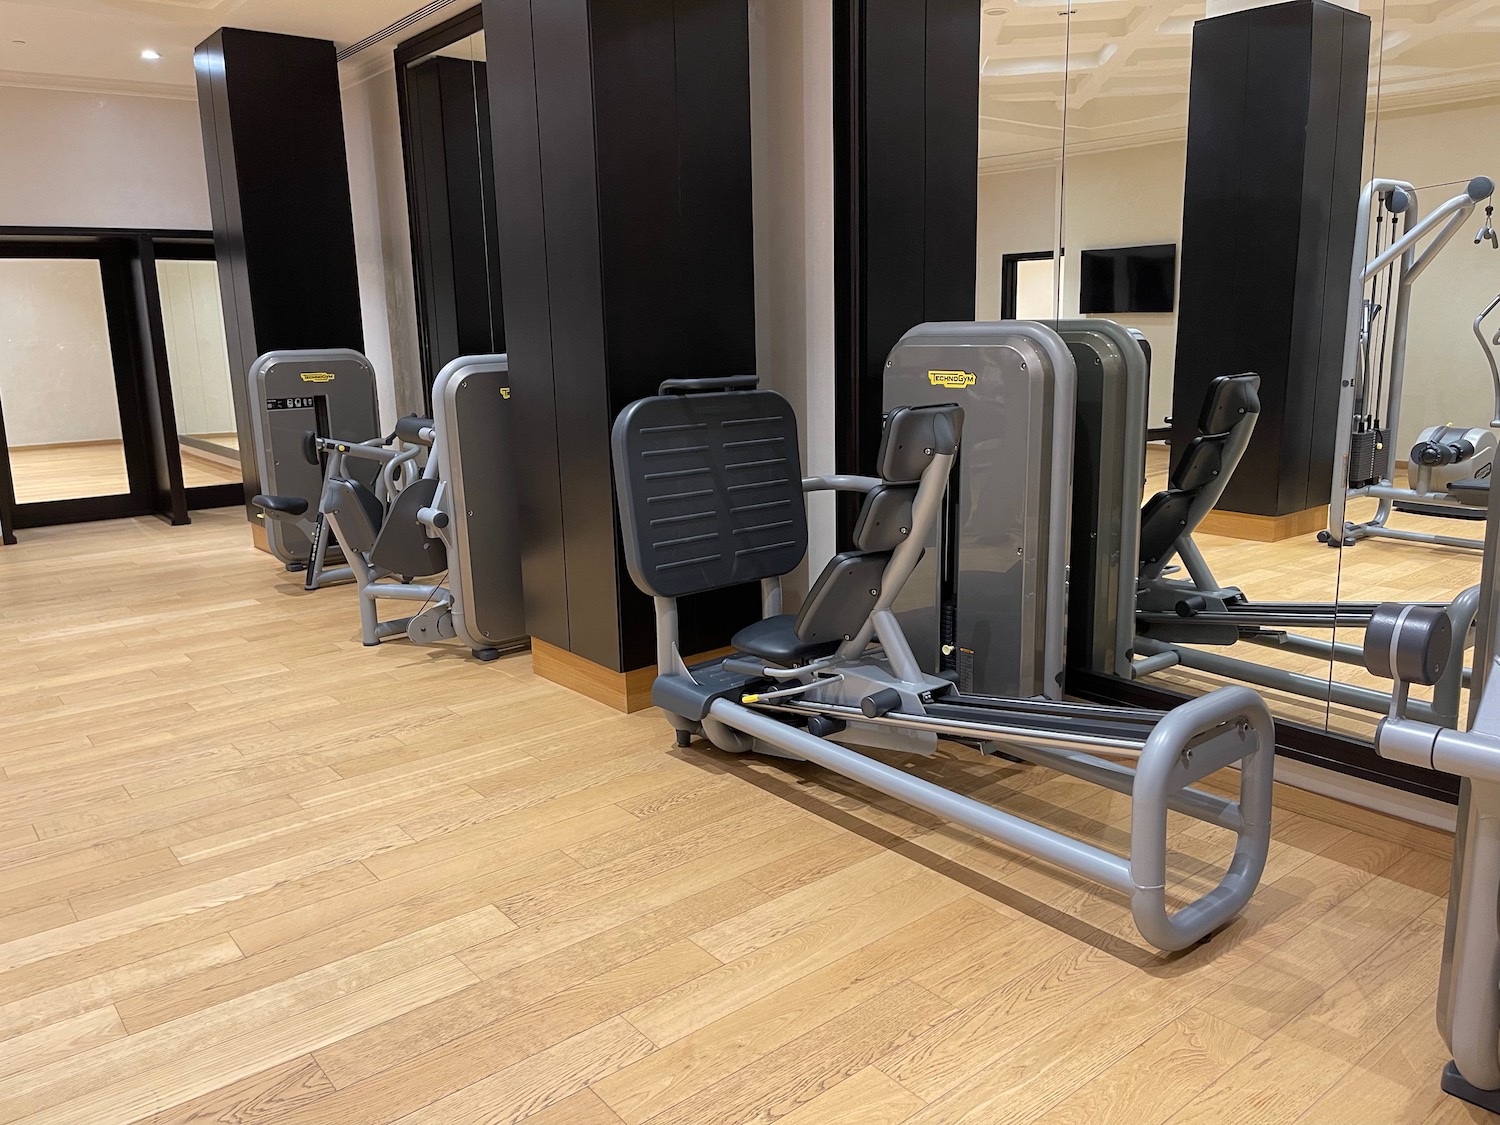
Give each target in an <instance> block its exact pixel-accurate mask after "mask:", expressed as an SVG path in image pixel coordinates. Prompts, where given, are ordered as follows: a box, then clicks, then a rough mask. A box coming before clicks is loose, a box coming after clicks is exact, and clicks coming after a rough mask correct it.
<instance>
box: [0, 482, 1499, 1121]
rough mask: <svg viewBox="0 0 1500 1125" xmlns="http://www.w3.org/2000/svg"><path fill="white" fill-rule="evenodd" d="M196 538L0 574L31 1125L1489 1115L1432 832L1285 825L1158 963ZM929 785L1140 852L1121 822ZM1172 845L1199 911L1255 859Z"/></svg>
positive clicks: (1101, 910) (782, 783) (799, 770)
mask: <svg viewBox="0 0 1500 1125" xmlns="http://www.w3.org/2000/svg"><path fill="white" fill-rule="evenodd" d="M194 518H195V523H194V525H193V526H192V527H189V528H177V529H173V528H168V527H166V526H164V525H163V524H161V523H159V522H158V521H156V520H149V519H147V520H138V521H130V522H125V523H107V524H90V525H83V526H78V527H69V528H57V529H46V530H42V531H37V532H33V533H30V534H28V535H27V537H26V539H25V541H24V542H23V543H22V544H21V545H20V546H18V547H14V548H7V549H5V550H4V551H0V698H3V703H0V767H3V774H0V1040H3V1041H0V1076H3V1079H4V1080H3V1083H0V1122H7V1123H8V1122H24V1123H26V1125H41V1123H44V1122H47V1123H60V1122H77V1123H79V1125H127V1123H130V1122H138V1121H145V1122H150V1123H152V1125H186V1123H188V1122H208V1121H213V1122H235V1123H237V1125H251V1123H271V1122H274V1123H276V1125H314V1123H317V1125H378V1123H384V1122H400V1123H401V1125H417V1123H426V1122H433V1123H442V1125H462V1123H471V1122H472V1123H477V1122H486V1123H496V1122H518V1121H527V1122H530V1123H532V1125H619V1123H620V1122H625V1123H628V1125H642V1123H644V1122H652V1123H654V1125H669V1123H670V1125H678V1123H680V1125H748V1123H752V1122H753V1123H769V1122H772V1121H777V1122H783V1123H785V1125H814V1123H816V1125H829V1123H845V1122H846V1123H850V1125H853V1123H859V1125H870V1123H876V1125H879V1123H885V1125H896V1123H899V1122H906V1123H908V1125H963V1123H968V1125H999V1123H1008V1122H1045V1123H1047V1125H1063V1123H1070V1125H1085V1123H1087V1125H1157V1123H1168V1122H1169V1123H1171V1125H1189V1123H1193V1125H1197V1123H1209V1122H1213V1123H1222V1122H1234V1123H1236V1125H1289V1123H1294V1122H1295V1123H1300V1125H1342V1123H1349V1125H1384V1123H1396V1122H1402V1123H1420V1122H1462V1121H1470V1120H1475V1119H1477V1115H1475V1114H1471V1112H1470V1111H1469V1110H1467V1109H1465V1108H1464V1107H1462V1106H1461V1105H1459V1104H1458V1103H1456V1102H1453V1101H1451V1100H1449V1099H1446V1098H1445V1097H1443V1096H1442V1095H1441V1094H1440V1093H1439V1091H1438V1084H1437V1079H1438V1072H1439V1068H1440V1067H1441V1065H1442V1064H1443V1062H1444V1061H1445V1058H1446V1055H1445V1053H1444V1051H1443V1048H1442V1045H1441V1043H1440V1041H1439V1038H1438V1035H1437V1032H1436V1030H1435V1028H1434V1020H1433V1008H1434V992H1435V988H1436V984H1437V975H1438V959H1439V953H1440V945H1441V930H1442V920H1443V896H1444V894H1445V891H1446V887H1447V871H1448V860H1447V855H1446V852H1447V848H1448V841H1447V839H1446V838H1445V837H1443V836H1442V835H1441V834H1438V833H1435V832H1432V831H1429V830H1425V829H1419V828H1414V827H1410V826H1403V825H1401V824H1399V823H1397V822H1394V821H1386V820H1383V819H1381V818H1377V817H1373V816H1371V815H1369V814H1363V813H1358V812H1356V811H1354V810H1347V809H1343V807H1342V806H1333V805H1331V804H1316V803H1312V802H1311V801H1310V800H1309V799H1306V798H1301V799H1299V798H1296V797H1295V796H1293V795H1289V794H1283V795H1282V796H1283V797H1284V798H1285V803H1284V804H1283V805H1282V807H1280V808H1279V809H1278V812H1277V816H1276V827H1275V844H1274V846H1273V850H1272V855H1271V859H1270V865H1269V869H1268V871H1267V873H1266V879H1265V882H1264V884H1263V886H1262V887H1261V889H1260V891H1259V892H1258V893H1257V895H1256V898H1255V900H1254V902H1253V904H1252V905H1251V907H1250V908H1249V910H1248V911H1247V913H1246V914H1245V915H1244V916H1243V917H1242V918H1241V919H1239V920H1237V921H1236V922H1235V923H1234V924H1233V925H1231V926H1230V927H1229V928H1228V929H1227V930H1226V931H1224V932H1223V933H1221V934H1219V935H1218V936H1217V937H1215V938H1214V939H1213V940H1212V941H1211V942H1209V943H1208V944H1206V945H1204V946H1201V947H1199V948H1197V949H1196V950H1194V951H1192V952H1190V953H1188V954H1187V955H1185V956H1179V957H1175V958H1172V957H1165V956H1161V955H1158V954H1155V953H1154V952H1152V951H1151V950H1149V949H1148V948H1146V947H1144V946H1143V944H1142V943H1141V942H1140V940H1139V939H1138V938H1137V937H1136V936H1135V934H1134V931H1133V928H1132V926H1131V922H1130V917H1129V913H1128V909H1127V907H1126V905H1125V903H1124V902H1123V901H1122V900H1121V899H1120V898H1118V897H1117V896H1114V895H1112V894H1110V893H1108V892H1105V891H1101V890H1099V889H1097V888H1095V887H1092V886H1090V885H1087V884H1083V883H1080V882H1078V881H1076V880H1073V879H1071V878H1068V877H1066V876H1062V875H1059V874H1057V873H1055V872H1052V871H1050V870H1048V869H1046V868H1044V867H1042V866H1041V865H1039V864H1037V863H1035V862H1032V861H1030V860H1027V859H1025V858H1023V857H1021V856H1018V855H1016V854H1013V853H1010V852H1008V851H1006V850H1005V849H1003V848H1000V847H997V846H995V845H993V844H990V843H987V842H984V841H982V840H981V839H979V838H976V837H974V836H973V835H971V834H969V833H967V832H965V831H963V830H960V829H956V828H954V827H952V826H951V825H947V824H944V823H941V822H938V821H935V820H933V819H932V818H930V817H927V816H924V815H922V814H920V813H917V812H915V811H913V810H911V809H909V808H906V807H904V806H901V805H899V804H895V803H893V802H889V801H886V800H884V799H881V798H878V797H876V796H875V795H873V794H871V793H869V792H866V791H863V790H861V789H860V788H858V787H857V786H854V785H852V784H847V783H845V782H843V781H841V780H840V779H837V778H835V777H833V776H832V775H829V774H826V773H822V772H820V771H818V770H816V769H814V768H811V767H801V766H797V765H793V764H790V763H781V762H772V761H762V760H751V759H736V758H731V757H727V756H724V755H720V754H717V753H714V752H712V751H708V750H705V749H702V748H697V747H695V748H692V749H688V750H683V751H679V750H674V749H672V746H671V739H670V736H669V732H668V730H667V728H666V726H665V724H664V723H663V722H662V721H661V719H660V718H659V717H658V716H657V715H655V714H653V713H650V712H647V713H642V714H638V715H635V716H631V717H624V716H620V715H618V714H615V713H613V712H610V711H608V710H607V709H605V708H604V707H603V706H601V705H598V704H595V703H593V702H591V701H589V700H587V699H584V698H581V697H579V696H576V695H572V694H570V693H569V692H567V691H565V690H563V689H561V688H558V687H556V686H553V685H550V684H548V683H545V682H542V681H540V680H538V679H537V678H536V677H535V676H533V675H532V674H531V672H530V668H529V663H528V660H527V658H526V657H524V656H523V657H512V658H507V659H505V660H502V661H501V662H499V663H498V664H492V665H480V664H477V663H475V662H472V661H471V660H469V659H467V658H466V657H465V656H463V655H462V654H461V653H459V652H458V651H456V650H452V649H447V648H428V649H417V648H413V647H410V646H408V645H406V644H404V643H391V644H387V645H383V646H381V647H380V648H378V649H374V650H366V649H364V648H362V647H361V646H360V645H359V643H358V629H357V621H356V612H355V606H354V598H353V592H352V591H351V590H349V589H330V590H324V591H321V592H318V593H315V594H306V593H304V592H303V591H302V589H301V586H300V583H298V582H297V581H295V579H294V578H293V577H292V576H289V575H286V574H284V573H283V572H281V571H280V570H279V568H277V567H276V565H275V564H274V563H272V562H271V560H270V559H268V558H267V557H266V556H265V555H262V554H259V553H257V552H255V551H253V550H252V549H251V548H250V547H249V545H248V538H249V537H248V533H247V529H246V526H245V523H244V519H243V516H242V514H241V513H239V512H238V511H235V512H217V513H200V514H197V515H195V517H194ZM915 768H916V769H918V770H919V771H920V772H921V773H924V774H928V775H941V776H942V777H944V778H946V779H948V781H949V782H950V783H952V784H955V785H958V786H960V787H962V788H963V789H965V790H966V791H969V792H973V793H979V794H983V795H984V796H986V797H988V798H991V799H994V800H997V801H1004V802H1005V803H1006V805H1007V806H1008V807H1010V808H1012V809H1014V810H1016V811H1019V812H1023V813H1026V814H1029V815H1034V816H1037V817H1040V818H1042V819H1043V820H1045V821H1046V822H1047V823H1050V824H1053V825H1055V826H1058V827H1061V828H1065V829H1069V830H1072V831H1076V832H1078V833H1080V834H1083V835H1085V836H1087V837H1089V838H1096V839H1098V838H1102V839H1103V840H1105V841H1107V842H1109V843H1112V844H1114V845H1119V844H1121V843H1122V842H1123V840H1124V833H1125V826H1126V812H1127V810H1126V805H1125V802H1124V799H1123V798H1121V797H1120V796H1118V795H1115V794H1111V793H1107V792H1101V791H1098V790H1094V789H1091V788H1090V787H1088V786H1086V785H1084V784H1082V783H1080V782H1077V781H1074V780H1071V779H1060V778H1057V777H1054V776H1051V775H1048V774H1047V773H1045V772H1043V771H1040V770H1035V769H1032V768H1028V767H1019V766H1012V765H1008V764H1005V763H993V764H991V763H980V762H977V761H974V760H971V759H969V758H967V757H960V756H958V755H957V754H955V755H953V756H947V755H945V756H942V757H941V758H940V759H939V760H936V761H934V762H931V763H922V764H920V765H918V766H916V767H915ZM1319 809H1323V810H1325V811H1328V810H1342V811H1341V812H1339V813H1338V814H1337V815H1335V816H1334V819H1336V820H1337V821H1338V823H1334V822H1333V821H1332V820H1330V819H1325V818H1322V817H1320V816H1318V815H1314V813H1316V812H1317V811H1318V810H1319ZM1172 844H1173V849H1174V850H1173V857H1172V867H1173V872H1174V877H1175V879H1176V880H1177V881H1178V882H1179V883H1180V884H1181V885H1182V886H1183V887H1185V888H1189V889H1191V890H1193V891H1194V892H1196V891H1199V890H1201V889H1202V888H1203V887H1204V886H1205V884H1206V882H1207V880H1208V879H1210V878H1213V877H1214V875H1213V869H1214V868H1215V866H1216V865H1217V864H1219V863H1222V862H1223V861H1224V860H1225V858H1226V857H1227V855H1228V851H1229V840H1228V838H1227V834H1225V833H1223V832H1222V831H1220V830H1218V829H1212V828H1207V827H1204V826H1202V825H1199V824H1197V823H1196V822H1186V821H1183V822H1176V821H1174V834H1173V839H1172Z"/></svg>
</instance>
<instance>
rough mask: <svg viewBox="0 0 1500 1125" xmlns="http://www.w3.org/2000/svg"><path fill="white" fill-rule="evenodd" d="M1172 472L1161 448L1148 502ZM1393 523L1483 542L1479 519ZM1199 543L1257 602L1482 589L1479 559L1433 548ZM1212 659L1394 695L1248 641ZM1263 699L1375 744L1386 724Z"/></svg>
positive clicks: (1337, 710) (1352, 671)
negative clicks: (1287, 671) (1249, 663)
mask: <svg viewBox="0 0 1500 1125" xmlns="http://www.w3.org/2000/svg"><path fill="white" fill-rule="evenodd" d="M1166 465H1167V459H1166V452H1165V449H1164V448H1163V447H1160V446H1152V447H1150V448H1149V450H1148V481H1147V488H1148V490H1149V491H1148V495H1149V494H1150V493H1154V492H1155V491H1156V490H1157V489H1159V488H1162V487H1165V481H1166ZM1374 514H1375V502H1374V501H1372V500H1361V501H1356V502H1355V503H1354V504H1351V505H1350V512H1349V518H1350V519H1354V520H1365V519H1369V518H1370V517H1372V516H1373V515H1374ZM1391 525H1392V526H1393V527H1402V528H1409V529H1411V530H1414V531H1433V532H1437V533H1439V534H1444V535H1459V536H1463V537H1465V538H1472V539H1481V540H1482V539H1483V538H1484V523H1483V522H1482V521H1467V520H1463V521H1460V520H1451V519H1440V518H1435V517H1430V516H1428V517H1424V516H1410V515H1404V514H1401V513H1397V514H1395V515H1393V516H1392V518H1391ZM1196 539H1197V542H1198V546H1199V548H1200V549H1201V550H1202V551H1203V554H1204V557H1205V558H1206V559H1207V560H1208V563H1209V566H1210V567H1211V568H1212V569H1213V571H1214V575H1215V577H1216V578H1218V580H1219V581H1220V582H1222V583H1224V584H1226V585H1229V586H1238V587H1240V588H1241V589H1242V590H1244V592H1245V594H1246V595H1247V596H1248V597H1249V598H1251V599H1252V600H1254V601H1318V602H1330V601H1335V600H1341V601H1374V602H1380V601H1444V602H1446V601H1451V600H1452V599H1453V598H1454V597H1455V596H1456V595H1457V594H1458V593H1460V592H1461V591H1462V590H1464V589H1466V588H1468V587H1469V586H1473V585H1477V584H1478V582H1479V568H1480V562H1481V555H1480V552H1478V551H1470V550H1464V549H1462V548H1457V547H1435V546H1428V545H1425V544H1419V543H1404V542H1401V541H1399V540H1395V539H1367V540H1364V541H1362V542H1360V543H1358V544H1356V545H1355V546H1353V547H1348V548H1344V549H1343V550H1333V549H1331V548H1329V547H1326V546H1324V545H1323V544H1322V543H1319V542H1318V541H1317V539H1316V538H1315V537H1314V536H1311V535H1304V536H1299V537H1297V538H1294V539H1287V540H1283V541H1282V542H1280V543H1251V542H1246V541H1244V540H1241V539H1230V538H1228V537H1226V536H1222V535H1199V536H1196ZM1298 631H1299V632H1302V633H1305V634H1306V635H1307V636H1310V637H1319V638H1322V639H1324V640H1328V639H1337V640H1340V641H1346V642H1348V643H1350V644H1356V645H1357V644H1362V643H1363V641H1364V634H1363V632H1362V631H1360V630H1354V629H1346V630H1342V631H1340V632H1339V634H1338V636H1337V637H1336V638H1334V634H1333V633H1332V631H1330V630H1316V629H1302V630H1298ZM1205 651H1211V652H1219V653H1224V654H1226V655H1230V656H1234V657H1235V658H1237V659H1241V660H1249V661H1253V662H1255V663H1259V664H1266V665H1271V666H1276V667H1281V668H1287V669H1290V670H1292V671H1296V672H1302V673H1304V674H1306V675H1310V676H1316V677H1318V678H1320V679H1322V680H1325V681H1326V680H1327V679H1328V677H1329V674H1330V671H1332V674H1333V675H1334V676H1336V677H1337V678H1338V679H1339V680H1342V681H1343V682H1345V683H1351V684H1357V685H1360V686H1364V687H1378V688H1380V689H1381V690H1389V688H1390V683H1389V681H1385V682H1382V681H1380V680H1378V679H1376V678H1374V677H1372V676H1370V675H1368V674H1366V673H1365V672H1364V670H1363V669H1360V668H1355V667H1352V666H1350V665H1347V664H1338V665H1334V666H1333V667H1332V669H1330V665H1329V662H1328V661H1327V660H1319V659H1316V658H1313V657H1308V656H1298V655H1296V654H1294V653H1285V652H1278V651H1276V650H1273V649H1268V648H1264V647H1261V646H1257V645H1251V644H1245V643H1241V644H1238V645H1235V646H1233V647H1232V649H1226V648H1217V649H1215V648H1206V649H1205ZM1152 679H1153V681H1154V682H1160V683H1164V684H1167V685H1169V686H1171V685H1177V686H1181V687H1183V688H1186V689H1188V690H1190V691H1193V692H1195V693H1196V692H1202V691H1205V690H1208V689H1210V688H1213V687H1216V686H1218V685H1220V684H1223V683H1226V682H1230V681H1227V680H1225V679H1223V678H1221V677H1218V676H1213V675H1210V674H1208V673H1205V672H1195V671H1189V670H1184V669H1171V670H1170V671H1168V672H1165V673H1161V674H1158V675H1157V676H1155V677H1152ZM1262 694H1263V695H1264V696H1265V697H1266V700H1267V702H1269V703H1270V705H1271V709H1272V710H1273V711H1274V712H1275V713H1276V715H1277V716H1278V717H1281V718H1287V719H1292V720H1294V721H1296V722H1299V723H1303V724H1305V725H1308V726H1313V727H1325V726H1326V727H1329V728H1332V729H1334V730H1338V731H1341V732H1344V733H1348V734H1353V735H1356V736H1358V737H1361V738H1370V737H1373V735H1374V731H1375V724H1376V723H1377V722H1378V721H1379V719H1380V717H1381V716H1378V715H1375V714H1372V713H1371V712H1368V711H1361V710H1358V709H1356V708H1352V707H1343V706H1337V705H1330V704H1329V703H1328V702H1327V700H1326V699H1320V700H1314V699H1309V698H1307V697H1305V696H1300V695H1293V694H1291V693H1288V692H1275V691H1263V692H1262ZM1412 694H1413V698H1423V699H1426V698H1430V696H1431V691H1430V690H1429V689H1425V688H1414V689H1413V693H1412ZM1465 699H1467V693H1465ZM1464 706H1465V707H1466V706H1467V704H1466V703H1465V704H1464ZM1462 713H1463V712H1461V714H1462Z"/></svg>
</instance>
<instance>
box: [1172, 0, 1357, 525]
mask: <svg viewBox="0 0 1500 1125" xmlns="http://www.w3.org/2000/svg"><path fill="white" fill-rule="evenodd" d="M1369 54H1370V20H1369V17H1368V16H1364V15H1361V14H1359V13H1358V12H1351V11H1349V10H1348V9H1346V8H1341V7H1338V6H1336V5H1333V4H1328V3H1324V2H1323V0H1293V2H1292V3H1287V4H1277V5H1275V6H1272V7H1268V8H1252V9H1250V10H1248V11H1243V12H1235V13H1233V14H1230V15H1224V16H1218V17H1216V18H1214V19H1206V20H1200V21H1199V22H1198V23H1197V24H1196V25H1195V26H1194V31H1193V63H1192V88H1191V89H1192V93H1191V102H1190V110H1189V119H1188V149H1187V179H1186V185H1185V193H1184V203H1183V221H1182V275H1181V290H1182V296H1181V300H1180V303H1179V312H1178V319H1177V370H1176V380H1175V385H1174V387H1173V393H1172V447H1173V451H1174V452H1180V451H1181V450H1182V448H1183V447H1184V445H1185V443H1186V442H1188V441H1190V440H1191V439H1192V437H1193V435H1194V433H1195V432H1196V425H1197V420H1198V414H1199V412H1200V410H1201V409H1202V406H1203V400H1204V396H1205V395H1206V393H1207V390H1208V385H1209V382H1210V381H1211V380H1212V379H1213V378H1214V377H1215V376H1218V375H1227V374H1233V373H1235V372H1240V371H1254V372H1257V373H1259V375H1260V377H1261V396H1260V397H1261V415H1260V420H1259V421H1258V422H1257V424H1256V427H1255V437H1254V439H1253V440H1252V442H1251V444H1250V448H1249V451H1248V452H1247V453H1246V455H1245V459H1244V461H1243V462H1242V463H1241V464H1240V467H1239V469H1238V471H1237V472H1236V473H1235V475H1234V479H1233V480H1232V481H1231V482H1230V484H1229V487H1228V489H1227V490H1226V491H1225V493H1224V497H1223V499H1222V500H1220V502H1219V506H1220V507H1221V508H1224V509H1227V510H1229V511H1233V512H1243V513H1248V514H1251V515H1255V516H1264V517H1271V518H1272V519H1275V518H1277V517H1287V516H1292V515H1294V514H1296V513H1299V512H1304V511H1307V510H1308V509H1317V508H1321V507H1322V506H1323V505H1326V504H1327V503H1328V499H1329V483H1330V480H1331V474H1332V470H1333V445H1334V438H1335V434H1334V425H1335V419H1336V416H1337V412H1338V398H1339V369H1340V363H1341V359H1342V356H1343V344H1344V341H1343V335H1344V313H1345V308H1346V305H1347V301H1348V287H1349V271H1350V266H1351V262H1352V260H1353V256H1354V228H1355V212H1356V209H1357V207H1358V202H1359V191H1360V176H1361V162H1362V160H1363V152H1364V129H1365V97H1366V93H1367V89H1368V85H1369V83H1368V73H1367V72H1368V66H1369ZM1318 526H1321V524H1319V525H1318Z"/></svg>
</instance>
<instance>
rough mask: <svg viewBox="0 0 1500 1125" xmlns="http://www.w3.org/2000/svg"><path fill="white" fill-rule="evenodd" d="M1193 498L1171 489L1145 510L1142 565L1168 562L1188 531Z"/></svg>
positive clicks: (1142, 533)
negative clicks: (1166, 560) (1166, 559)
mask: <svg viewBox="0 0 1500 1125" xmlns="http://www.w3.org/2000/svg"><path fill="white" fill-rule="evenodd" d="M1192 504H1193V494H1192V493H1190V492H1183V491H1181V490H1180V489H1176V488H1169V489H1167V490H1166V491H1165V492H1158V493H1157V494H1156V495H1155V496H1153V497H1151V499H1150V500H1148V501H1146V506H1145V507H1144V508H1142V509H1141V565H1142V566H1150V565H1152V564H1153V563H1157V562H1160V561H1161V560H1162V559H1164V558H1166V557H1167V556H1168V555H1169V554H1171V553H1172V551H1173V550H1174V549H1175V548H1176V546H1177V540H1179V539H1180V538H1182V533H1183V532H1184V531H1186V530H1187V515H1188V509H1189V508H1191V507H1192Z"/></svg>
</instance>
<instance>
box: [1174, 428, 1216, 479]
mask: <svg viewBox="0 0 1500 1125" xmlns="http://www.w3.org/2000/svg"><path fill="white" fill-rule="evenodd" d="M1228 442H1229V435H1228V434H1199V435H1198V436H1197V437H1195V438H1194V439H1193V440H1192V441H1190V442H1188V447H1187V449H1185V450H1184V451H1183V454H1182V457H1181V458H1180V459H1179V460H1178V462H1177V467H1176V468H1175V469H1173V470H1172V482H1171V483H1172V487H1173V488H1180V489H1183V490H1185V491H1188V492H1197V491H1198V490H1199V489H1201V488H1204V487H1206V486H1207V485H1208V484H1209V483H1210V482H1211V481H1212V480H1213V479H1214V478H1215V477H1217V476H1218V475H1219V473H1220V472H1221V471H1223V468H1224V446H1225V445H1226V444H1228Z"/></svg>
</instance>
